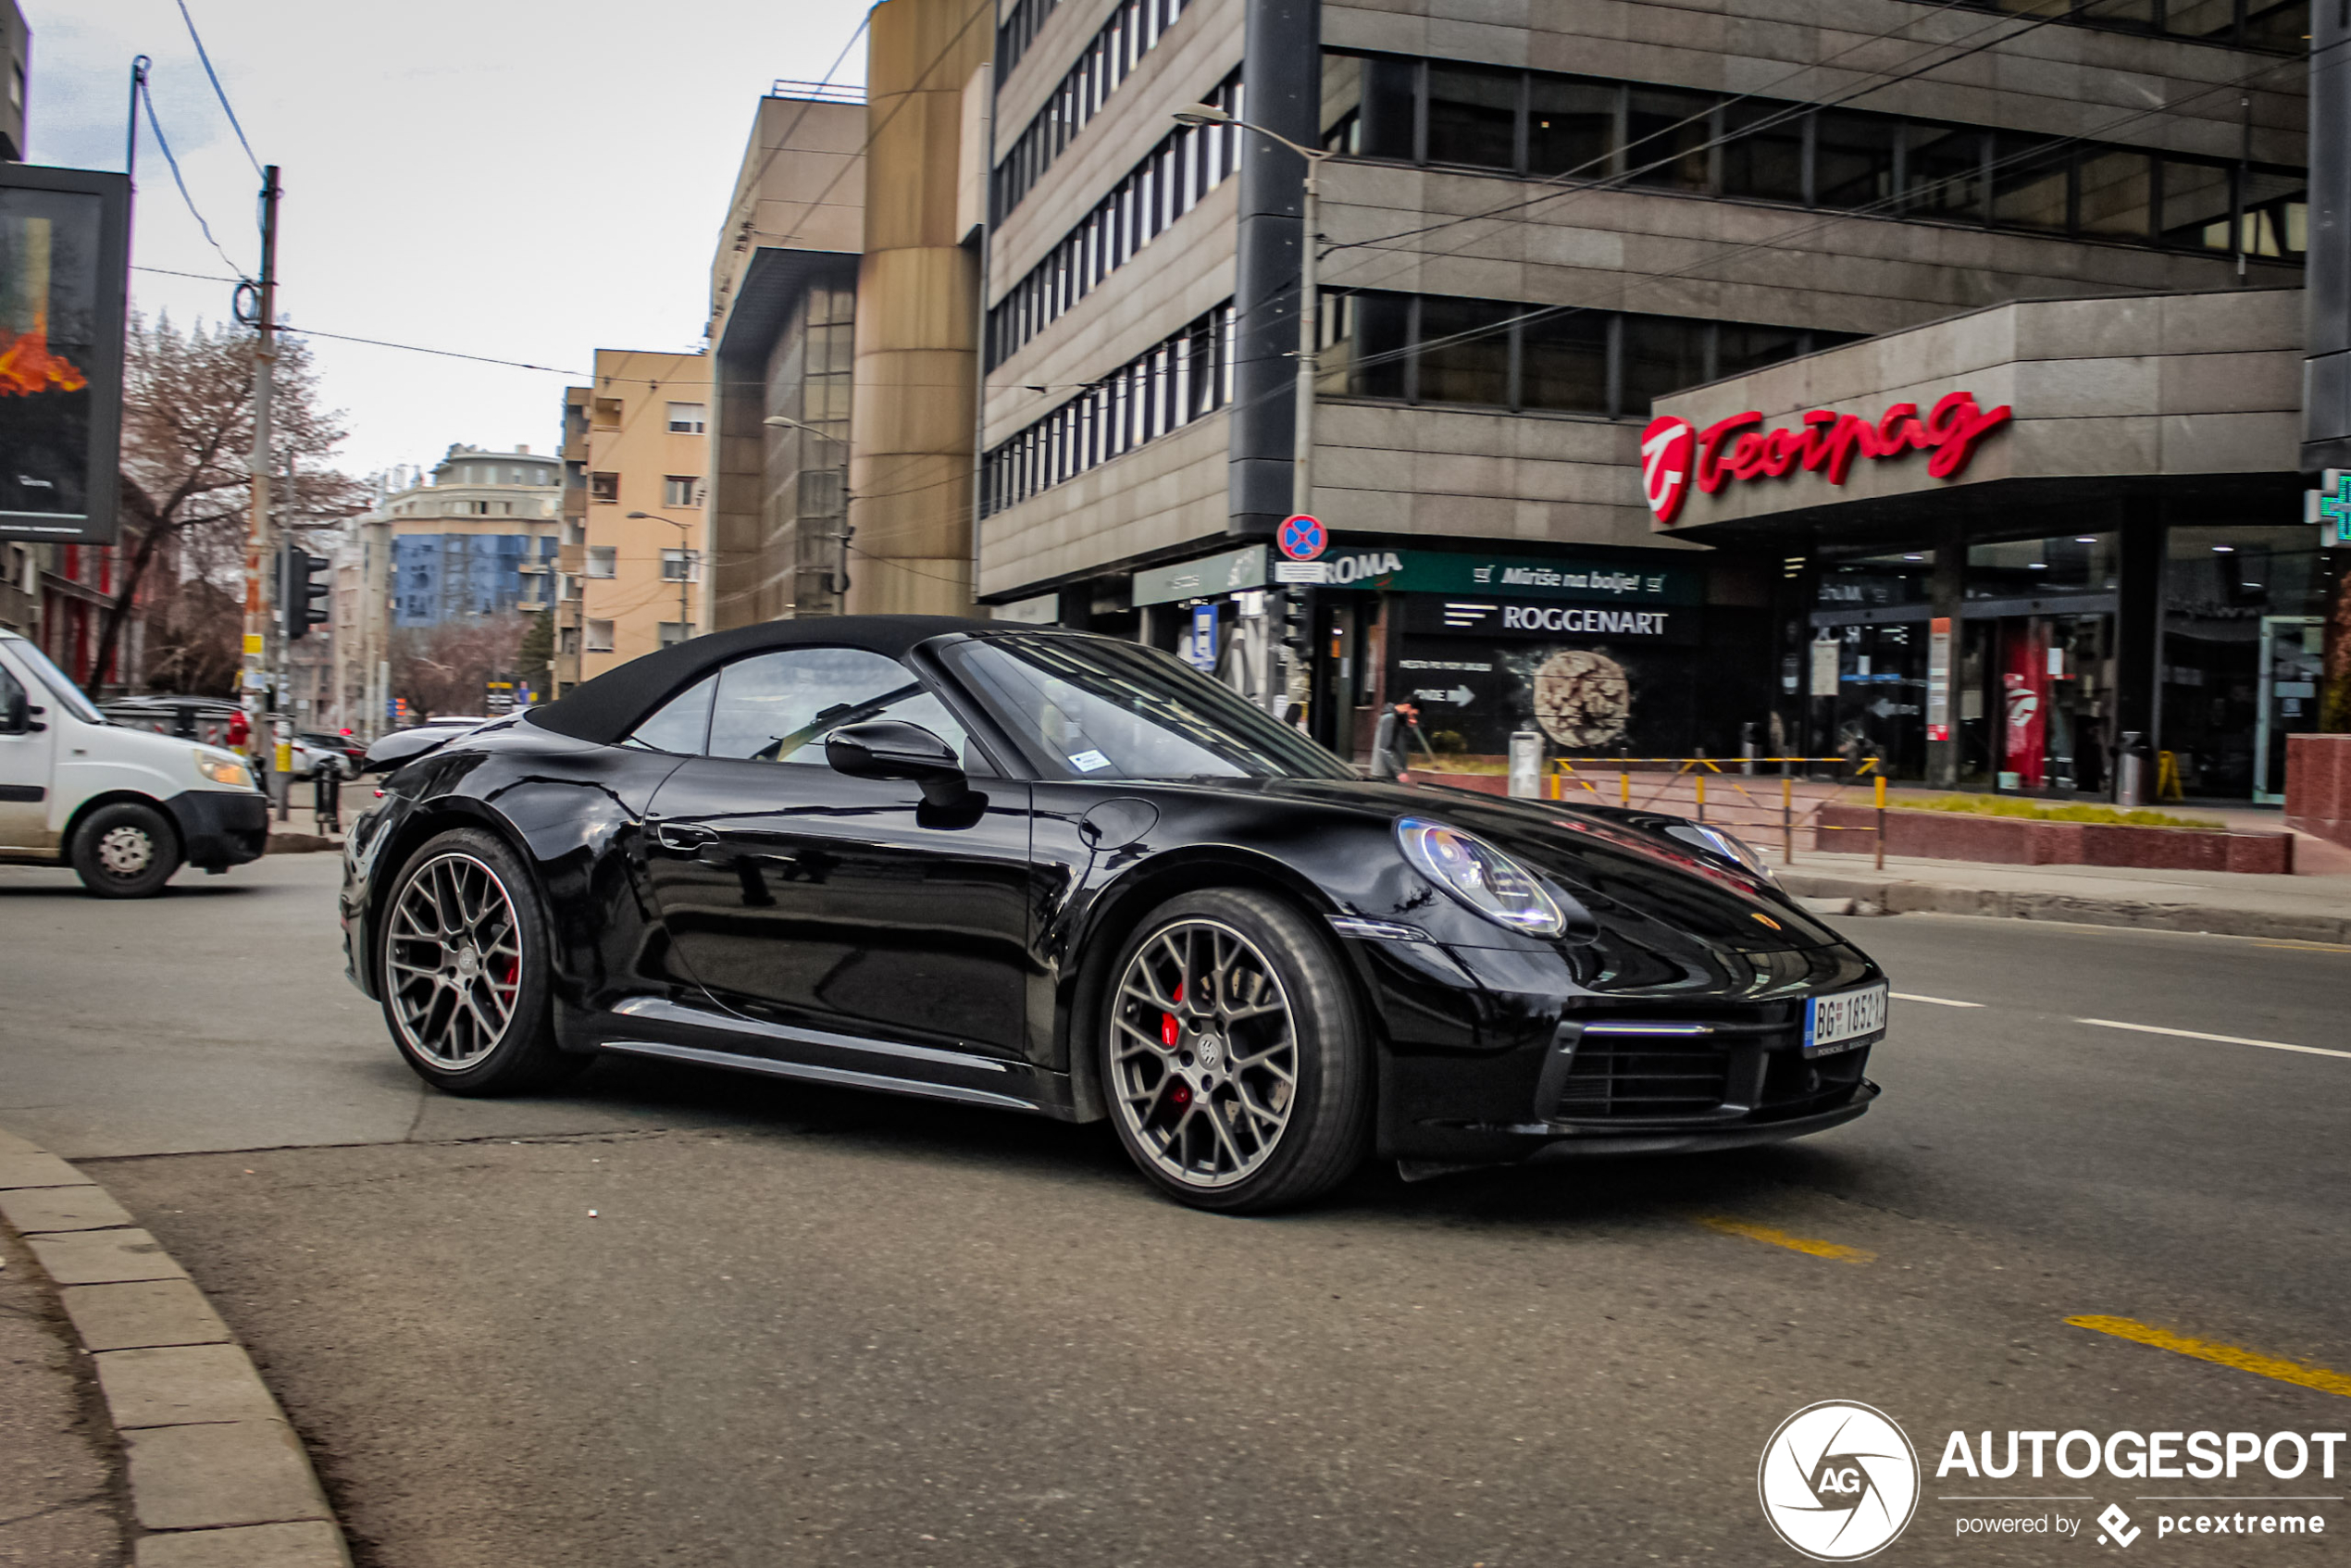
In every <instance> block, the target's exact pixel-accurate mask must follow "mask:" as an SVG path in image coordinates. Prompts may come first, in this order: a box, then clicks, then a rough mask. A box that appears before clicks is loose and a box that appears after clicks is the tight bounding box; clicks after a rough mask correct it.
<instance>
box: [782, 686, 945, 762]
mask: <svg viewBox="0 0 2351 1568" xmlns="http://www.w3.org/2000/svg"><path fill="white" fill-rule="evenodd" d="M922 689H923V683H922V682H921V681H919V680H914V681H909V682H908V683H907V684H905V685H903V686H902V687H900V688H899V689H898V690H897V691H885V692H883V693H882V694H881V695H880V696H878V697H873V698H869V699H867V700H866V701H865V702H863V703H834V704H833V705H832V706H831V707H829V708H827V709H826V710H825V711H824V712H823V713H820V714H818V715H817V716H815V718H813V719H811V720H810V721H809V722H808V723H806V724H804V725H802V726H801V728H798V729H795V730H793V731H792V732H791V733H790V734H789V735H778V736H777V737H776V738H775V739H774V740H770V741H768V742H767V744H765V746H762V747H760V748H759V750H757V751H755V752H753V753H752V754H751V760H752V761H753V762H781V761H783V760H784V759H785V758H786V757H788V756H790V755H791V754H792V753H794V752H797V751H798V750H800V749H801V748H802V746H805V745H806V744H808V742H809V741H811V740H815V738H816V737H817V736H818V735H820V734H822V733H823V732H824V731H826V730H827V729H839V728H840V727H841V726H843V725H845V724H862V723H863V722H865V720H866V719H869V718H871V717H873V716H875V715H876V714H877V713H880V712H881V711H882V710H883V709H884V708H887V707H889V705H890V704H891V703H897V702H901V701H902V700H904V699H905V698H908V697H912V696H914V695H915V694H916V693H917V692H919V691H922Z"/></svg>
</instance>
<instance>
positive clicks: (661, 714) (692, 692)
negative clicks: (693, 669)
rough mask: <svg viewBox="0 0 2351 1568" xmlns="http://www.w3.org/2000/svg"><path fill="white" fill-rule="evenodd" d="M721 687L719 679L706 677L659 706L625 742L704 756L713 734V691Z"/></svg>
mask: <svg viewBox="0 0 2351 1568" xmlns="http://www.w3.org/2000/svg"><path fill="white" fill-rule="evenodd" d="M717 690H718V678H717V677H716V676H715V675H706V676H703V678H701V679H700V680H697V681H695V682H694V683H693V684H692V685H691V686H689V687H687V688H686V690H684V691H680V692H679V693H678V695H676V696H675V697H672V698H670V699H669V701H667V702H666V703H663V704H662V705H661V706H660V707H658V708H655V709H654V710H653V716H652V717H650V718H648V719H646V720H645V721H644V722H643V723H641V724H640V725H638V726H637V728H636V730H635V732H634V733H632V734H631V735H630V736H629V737H628V740H624V741H622V742H621V744H623V745H625V746H636V747H640V748H641V749H643V750H645V751H649V752H674V753H677V754H678V755H679V756H684V757H692V756H700V755H701V754H702V749H703V741H704V740H706V739H707V738H708V736H709V734H710V699H711V694H712V693H713V692H715V691H717Z"/></svg>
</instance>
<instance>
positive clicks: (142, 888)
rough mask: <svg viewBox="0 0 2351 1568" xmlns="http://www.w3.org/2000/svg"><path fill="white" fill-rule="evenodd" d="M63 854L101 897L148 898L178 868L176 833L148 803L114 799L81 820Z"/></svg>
mask: <svg viewBox="0 0 2351 1568" xmlns="http://www.w3.org/2000/svg"><path fill="white" fill-rule="evenodd" d="M68 859H70V860H71V861H72V863H73V872H74V875H75V876H77V877H81V885H82V886H83V887H85V888H87V889H89V890H90V891H91V892H93V893H94V894H96V895H97V896H98V897H100V898H102V899H148V898H153V897H155V895H156V894H157V893H159V892H161V891H163V885H164V884H165V883H166V882H168V881H170V880H171V875H172V873H173V872H175V871H177V870H179V869H180V834H179V832H178V831H177V830H176V829H175V828H173V827H172V826H171V819H170V818H169V817H168V816H166V815H164V814H163V813H162V812H160V811H158V810H156V809H155V807H154V806H151V805H142V804H141V803H138V802H136V801H117V802H115V803H113V804H111V805H103V806H100V807H99V808H98V809H97V810H96V811H93V812H92V813H91V814H90V815H88V816H85V817H83V818H82V819H81V826H80V827H79V828H75V829H74V830H73V846H72V848H71V850H70V851H69V852H68Z"/></svg>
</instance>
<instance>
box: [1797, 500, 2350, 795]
mask: <svg viewBox="0 0 2351 1568" xmlns="http://www.w3.org/2000/svg"><path fill="white" fill-rule="evenodd" d="M2319 531H2320V530H2318V529H2314V528H2310V527H2308V526H2307V525H2305V526H2299V527H2296V526H2283V527H2270V526H2222V525H2215V524H2196V525H2188V524H2174V525H2171V526H2169V527H2168V528H2165V529H2163V538H2162V553H2161V554H2162V565H2161V581H2162V589H2161V594H2162V604H2161V606H2160V611H2161V614H2160V625H2161V632H2160V656H2159V658H2158V660H2157V661H2156V667H2155V669H2154V670H2153V672H2152V681H2153V686H2154V691H2153V694H2152V695H2153V703H2152V710H2153V712H2154V714H2155V721H2154V725H2153V730H2154V733H2153V734H2152V735H2150V736H2149V737H2148V739H2149V741H2150V744H2151V745H2152V746H2153V748H2154V749H2156V750H2158V751H2160V752H2168V753H2171V768H2172V772H2173V776H2174V778H2175V779H2176V789H2177V790H2178V792H2179V793H2180V795H2181V796H2183V797H2184V798H2187V799H2191V800H2193V799H2206V800H2214V801H2228V800H2236V801H2248V802H2257V803H2272V804H2274V803H2277V802H2279V801H2280V800H2282V799H2283V790H2284V768H2285V738H2286V737H2287V736H2288V735H2290V734H2294V733H2296V732H2299V731H2307V730H2310V729H2313V728H2317V725H2318V718H2319V714H2318V709H2319V692H2320V682H2321V669H2320V666H2321V658H2322V650H2323V645H2324V644H2323V640H2324V622H2323V616H2324V614H2325V604H2326V599H2327V593H2328V587H2329V585H2328V581H2327V579H2326V558H2325V557H2324V556H2323V555H2322V554H2321V553H2320V548H2319V546H2320V540H2319V537H2318V536H2319ZM1964 549H1965V566H1964V571H1963V573H1962V581H1961V584H1960V588H1959V591H1960V603H1959V617H1958V621H1957V624H1956V625H1955V626H1954V627H1953V628H1952V629H1953V637H1952V643H1951V669H1950V688H1949V693H1948V700H1949V722H1950V726H1951V731H1950V734H1951V739H1952V740H1954V741H1955V742H1956V743H1957V746H1958V755H1957V758H1956V759H1955V765H1956V770H1957V778H1958V782H1959V784H1960V786H1961V787H1963V788H1968V789H1977V790H1997V791H2001V792H2009V793H2020V794H2046V795H2055V796H2076V795H2086V796H2098V797H2103V796H2105V795H2108V793H2110V792H2111V790H2112V788H2113V782H2114V757H2115V754H2116V753H2117V751H2118V749H2119V748H2120V747H2121V745H2122V744H2123V739H2124V738H2123V734H2122V723H2123V721H2122V717H2121V715H2122V712H2123V707H2124V704H2123V702H2122V691H2121V679H2122V672H2121V665H2122V662H2123V661H2122V659H2121V636H2120V624H2121V619H2122V604H2121V591H2122V573H2123V565H2122V556H2123V549H2122V536H2121V533H2119V532H2117V531H2115V530H2113V529H2102V530H2098V531H2095V532H2091V531H2085V532H2082V533H2066V534H2054V535H2049V534H2045V535H2043V536H2042V537H2037V538H2027V539H1984V538H1977V539H1973V540H1970V541H1967V543H1966V544H1965V546H1964ZM2140 558H2142V559H2144V558H2145V557H2144V556H2142V557H2140ZM1812 566H1813V584H1814V586H1813V590H1812V592H1811V596H1810V597H1811V610H1810V616H1808V617H1807V619H1808V621H1809V639H1810V660H1809V667H1807V668H1805V670H1804V672H1803V676H1802V685H1801V687H1800V688H1799V686H1798V684H1797V666H1798V664H1799V663H1800V662H1802V661H1799V660H1797V658H1794V657H1791V658H1789V659H1788V661H1787V664H1786V666H1785V669H1784V672H1783V679H1782V688H1783V690H1784V691H1788V692H1794V691H1798V690H1801V691H1804V692H1806V693H1808V694H1809V697H1810V703H1809V706H1808V709H1807V723H1806V726H1805V728H1806V729H1807V731H1808V744H1810V745H1812V746H1814V747H1818V748H1822V749H1823V750H1829V751H1834V752H1836V753H1842V754H1845V755H1847V756H1855V757H1858V756H1863V755H1877V756H1882V757H1884V758H1885V766H1886V769H1887V771H1888V773H1889V774H1890V775H1891V776H1892V777H1894V778H1909V779H1917V778H1924V777H1925V776H1926V773H1927V763H1928V753H1927V726H1926V708H1927V702H1928V696H1929V692H1928V680H1929V671H1928V667H1927V666H1928V648H1929V642H1930V638H1931V636H1932V632H1931V628H1932V626H1933V624H1934V623H1933V618H1932V617H1933V614H1934V611H1933V608H1932V603H1933V597H1934V594H1933V579H1934V566H1935V560H1934V550H1933V548H1932V547H1931V546H1929V545H1927V544H1925V543H1923V542H1922V543H1921V544H1920V545H1919V547H1918V548H1915V549H1909V550H1901V549H1894V550H1889V549H1886V548H1885V547H1884V546H1883V545H1880V546H1877V547H1875V548H1874V549H1872V551H1870V552H1868V553H1859V552H1847V553H1839V552H1836V551H1835V549H1834V547H1828V548H1824V549H1823V550H1822V553H1821V554H1820V556H1819V557H1818V558H1817V560H1815V561H1814V562H1813V563H1812ZM2134 569H2136V568H2134ZM2147 569H2148V570H2150V571H2152V569H2153V567H2152V565H2151V564H2150V566H2149V567H2148V568H2147ZM2141 580H2145V579H2141ZM2141 592H2142V595H2143V596H2144V592H2145V591H2144V590H2142V591H2141ZM1791 635H1794V634H1793V633H1791ZM1832 644H1833V645H1834V647H1833V648H1832V646H1831V645H1832ZM2146 656H2147V655H2146V653H2141V654H2140V655H2139V657H2140V658H2141V659H2142V660H2144V659H2146ZM2141 667H2142V668H2145V667H2146V666H2144V665H2142V666H2141ZM1832 671H1833V672H1834V673H1833V674H1832ZM2134 690H2137V688H2134ZM2139 701H2140V702H2141V703H2142V706H2141V707H2140V708H2139V709H2138V710H2137V711H2138V712H2140V713H2141V714H2142V715H2143V716H2142V717H2141V718H2140V719H2138V720H2137V721H2135V723H2136V724H2137V725H2139V726H2145V725H2146V718H2145V717H2144V715H2145V714H2146V712H2147V711H2148V707H2147V705H2146V703H2147V699H2146V698H2144V697H2143V698H2141V699H2139Z"/></svg>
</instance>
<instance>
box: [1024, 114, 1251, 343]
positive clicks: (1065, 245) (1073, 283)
mask: <svg viewBox="0 0 2351 1568" xmlns="http://www.w3.org/2000/svg"><path fill="white" fill-rule="evenodd" d="M1202 101H1203V102H1205V103H1210V104H1213V105H1216V106H1218V107H1220V108H1223V109H1225V110H1227V111H1228V112H1230V113H1231V114H1232V115H1234V116H1235V117H1236V118H1239V117H1240V116H1242V115H1243V114H1244V112H1245V111H1244V108H1243V106H1242V102H1241V79H1240V73H1239V72H1238V71H1235V72H1234V73H1233V74H1232V75H1230V76H1228V77H1226V78H1225V80H1224V81H1222V82H1220V83H1218V84H1217V86H1216V87H1215V89H1214V90H1213V91H1212V92H1210V93H1207V94H1206V95H1205V97H1204V98H1203V100H1202ZM1240 136H1241V132H1240V131H1239V130H1238V128H1237V127H1234V126H1229V125H1224V126H1218V125H1208V126H1183V127H1180V128H1178V129H1177V130H1175V131H1170V132H1168V133H1167V135H1165V136H1164V137H1162V138H1161V139H1160V143H1159V144H1158V145H1157V146H1155V147H1153V148H1152V149H1151V152H1150V154H1149V155H1148V156H1145V157H1144V159H1143V161H1142V162H1140V163H1138V164H1137V165H1136V166H1135V167H1134V168H1132V169H1130V170H1129V171H1128V172H1127V175H1126V179H1124V180H1120V181H1119V182H1118V184H1117V185H1116V186H1115V187H1113V189H1112V191H1111V192H1110V193H1109V194H1108V195H1106V196H1104V197H1103V198H1102V199H1101V201H1100V202H1098V203H1096V204H1095V205H1094V209H1093V211H1091V212H1089V213H1088V214H1087V215H1086V216H1085V217H1084V218H1080V219H1079V220H1078V222H1077V224H1076V227H1075V228H1073V229H1071V230H1069V232H1068V233H1066V234H1064V235H1063V236H1062V241H1061V243H1059V244H1057V245H1055V246H1054V247H1053V248H1052V250H1051V251H1050V252H1049V253H1047V255H1046V256H1045V258H1044V259H1043V260H1042V261H1039V263H1038V264H1037V265H1036V266H1035V267H1032V268H1029V269H1028V272H1027V273H1026V276H1024V277H1023V278H1021V280H1019V281H1018V282H1016V283H1014V285H1013V286H1012V287H1011V288H1010V289H1009V290H1007V291H1006V292H1005V293H1004V294H1003V296H1002V297H1001V299H999V300H998V301H997V302H996V303H995V304H994V305H990V306H989V310H988V329H987V332H988V344H987V348H988V367H989V369H991V370H992V369H994V368H995V367H997V366H999V365H1001V364H1002V363H1003V362H1004V361H1005V360H1007V359H1010V358H1011V357H1012V356H1013V355H1014V354H1016V353H1018V352H1019V351H1020V348H1021V345H1022V344H1024V343H1026V342H1028V340H1029V339H1031V338H1033V337H1035V336H1036V335H1037V334H1038V333H1039V332H1041V331H1043V330H1045V328H1046V327H1047V326H1049V325H1050V324H1051V323H1052V322H1053V321H1055V320H1057V319H1059V318H1060V317H1062V316H1063V315H1064V313H1065V312H1067V311H1069V310H1070V309H1072V308H1073V307H1075V306H1076V304H1077V302H1078V301H1080V300H1082V299H1084V298H1085V297H1086V296H1087V295H1088V294H1089V293H1091V292H1093V290H1094V286H1095V285H1096V284H1098V283H1100V282H1101V280H1103V279H1105V278H1107V277H1109V276H1110V275H1111V274H1112V273H1113V272H1115V271H1117V270H1118V269H1119V268H1122V267H1124V266H1126V263H1127V262H1128V261H1130V260H1132V259H1133V258H1134V256H1135V255H1136V253H1138V251H1140V250H1141V249H1142V248H1143V247H1144V246H1145V245H1148V244H1150V243H1151V241H1152V240H1154V239H1156V238H1157V237H1158V236H1159V235H1160V234H1161V233H1162V232H1163V231H1164V230H1166V229H1167V227H1168V226H1169V225H1170V224H1172V223H1174V222H1175V221H1176V219H1177V218H1181V217H1182V216H1183V215H1184V214H1186V213H1188V212H1189V211H1191V210H1192V208H1194V207H1195V206H1198V205H1200V202H1201V201H1202V200H1204V199H1205V198H1206V197H1207V195H1208V193H1209V192H1211V191H1213V190H1214V189H1215V188H1216V187H1217V186H1219V185H1221V184H1223V183H1224V182H1225V180H1226V179H1227V178H1229V177H1230V176H1231V175H1232V174H1233V173H1234V172H1235V171H1236V170H1237V169H1238V168H1239V167H1240V165H1239V154H1240Z"/></svg>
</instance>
